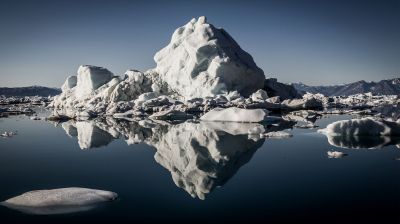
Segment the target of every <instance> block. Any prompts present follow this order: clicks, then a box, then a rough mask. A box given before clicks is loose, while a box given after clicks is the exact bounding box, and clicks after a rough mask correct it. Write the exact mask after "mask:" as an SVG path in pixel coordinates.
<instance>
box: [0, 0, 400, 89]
mask: <svg viewBox="0 0 400 224" xmlns="http://www.w3.org/2000/svg"><path fill="white" fill-rule="evenodd" d="M201 15H205V16H207V18H208V21H209V22H210V23H212V24H214V25H215V26H217V27H224V28H225V30H227V31H228V32H229V33H230V34H231V35H232V36H233V38H234V39H235V40H236V41H237V42H238V43H239V44H240V46H241V47H242V48H243V49H244V50H246V51H247V52H249V53H250V54H251V55H252V56H253V58H254V60H255V61H256V63H257V65H258V66H259V67H261V68H262V69H263V70H264V72H265V74H266V76H267V77H277V78H278V80H280V81H283V82H300V81H301V82H304V83H306V84H338V83H345V82H352V81H357V80H360V79H364V80H367V81H373V80H380V79H387V78H393V77H399V76H400V43H399V42H400V0H397V1H378V0H376V1H355V0H354V1H351V0H348V1H301V0H293V1H285V0H280V1H278V0H277V1H250V0H247V1H215V0H214V1H206V0H203V1H172V0H171V1H152V0H146V1H118V0H117V1H115V0H114V1H72V0H69V1H61V0H58V1H57V0H53V1H41V0H38V1H33V0H32V1H19V0H10V1H8V0H1V1H0V80H1V82H0V86H26V85H33V84H37V85H46V86H60V85H61V84H62V83H63V81H64V80H65V78H66V77H67V76H68V75H71V74H75V73H76V70H77V68H78V66H79V65H80V64H92V65H98V66H103V67H106V68H108V69H109V70H111V71H112V72H114V73H115V74H116V75H121V74H123V73H124V71H125V70H127V69H139V70H146V69H149V68H152V67H154V66H155V63H154V61H153V56H154V54H155V53H156V52H157V51H158V50H159V49H161V48H162V47H164V46H165V45H167V44H168V42H169V41H170V38H171V35H172V33H173V31H174V30H175V29H176V28H177V27H178V26H181V25H184V24H186V23H187V22H188V21H189V20H190V19H191V18H193V17H198V16H201Z"/></svg>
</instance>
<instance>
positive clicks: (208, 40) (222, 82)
mask: <svg viewBox="0 0 400 224" xmlns="http://www.w3.org/2000/svg"><path fill="white" fill-rule="evenodd" d="M154 60H155V61H156V63H157V67H156V69H155V70H156V72H157V73H158V74H159V75H160V78H161V79H162V80H163V81H165V82H166V83H168V85H169V86H170V87H171V89H172V90H173V91H175V92H177V93H178V94H180V95H182V96H184V97H185V98H189V99H190V98H196V97H202V98H204V97H207V96H215V95H216V94H221V93H225V92H229V91H235V90H236V91H238V92H239V93H240V94H241V95H243V96H249V95H250V94H251V93H253V92H254V91H256V90H258V89H262V87H263V82H264V79H265V76H264V72H263V71H262V70H261V69H260V68H259V67H257V65H256V64H255V62H254V61H253V58H252V57H251V56H250V54H248V53H247V52H245V51H243V50H242V49H241V48H240V46H239V45H238V44H237V43H236V42H235V41H234V40H233V38H232V37H231V36H230V35H229V34H228V33H227V32H226V31H225V30H224V29H222V28H216V27H214V26H213V25H212V24H209V23H207V21H206V18H205V17H204V16H202V17H199V18H198V19H197V20H196V19H192V20H191V21H190V22H189V23H187V24H186V25H184V26H182V27H179V28H178V29H176V30H175V32H174V33H173V35H172V38H171V42H170V43H169V44H168V45H167V46H166V47H165V48H163V49H162V50H160V51H159V52H157V53H156V55H155V56H154Z"/></svg>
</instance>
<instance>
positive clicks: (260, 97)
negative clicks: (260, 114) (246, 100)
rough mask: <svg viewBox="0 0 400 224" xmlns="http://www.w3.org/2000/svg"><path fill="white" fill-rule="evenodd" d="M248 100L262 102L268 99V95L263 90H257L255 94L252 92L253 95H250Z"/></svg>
mask: <svg viewBox="0 0 400 224" xmlns="http://www.w3.org/2000/svg"><path fill="white" fill-rule="evenodd" d="M250 98H251V100H253V101H254V102H263V101H265V100H266V99H268V94H267V92H265V90H262V89H259V90H257V92H254V93H253V94H251V96H250Z"/></svg>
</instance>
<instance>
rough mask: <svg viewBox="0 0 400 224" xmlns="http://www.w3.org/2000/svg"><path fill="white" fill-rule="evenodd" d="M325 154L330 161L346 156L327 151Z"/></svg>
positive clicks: (341, 153)
mask: <svg viewBox="0 0 400 224" xmlns="http://www.w3.org/2000/svg"><path fill="white" fill-rule="evenodd" d="M327 154H328V158H331V159H339V158H343V157H345V156H347V154H346V153H343V152H338V151H328V152H327Z"/></svg>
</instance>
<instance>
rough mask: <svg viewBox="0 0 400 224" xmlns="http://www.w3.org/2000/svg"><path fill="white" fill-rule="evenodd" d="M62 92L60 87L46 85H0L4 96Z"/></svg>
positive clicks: (1, 93)
mask: <svg viewBox="0 0 400 224" xmlns="http://www.w3.org/2000/svg"><path fill="white" fill-rule="evenodd" d="M60 93H61V90H60V89H58V88H49V87H44V86H27V87H0V95H4V96H55V95H58V94H60Z"/></svg>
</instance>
